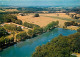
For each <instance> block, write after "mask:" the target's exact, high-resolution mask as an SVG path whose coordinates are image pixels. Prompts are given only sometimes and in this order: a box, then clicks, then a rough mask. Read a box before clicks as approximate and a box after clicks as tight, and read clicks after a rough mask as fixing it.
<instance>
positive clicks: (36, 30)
mask: <svg viewBox="0 0 80 57" xmlns="http://www.w3.org/2000/svg"><path fill="white" fill-rule="evenodd" d="M58 23H59V22H58V21H56V22H54V21H53V22H51V23H50V24H48V25H47V26H46V27H44V28H41V27H40V26H38V25H35V24H30V23H27V22H25V25H26V26H27V25H28V26H27V27H29V26H30V25H31V26H30V27H29V28H32V29H29V30H28V32H27V33H25V32H24V33H19V34H18V35H17V36H16V38H17V40H18V41H21V40H25V39H26V38H32V37H35V36H37V35H40V34H42V33H43V32H47V31H49V30H51V29H53V28H54V27H55V26H58Z"/></svg>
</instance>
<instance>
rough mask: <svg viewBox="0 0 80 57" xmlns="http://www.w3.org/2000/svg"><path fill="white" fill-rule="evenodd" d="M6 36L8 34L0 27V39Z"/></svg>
mask: <svg viewBox="0 0 80 57" xmlns="http://www.w3.org/2000/svg"><path fill="white" fill-rule="evenodd" d="M6 35H8V33H7V32H6V30H5V29H4V28H3V27H0V37H2V36H6Z"/></svg>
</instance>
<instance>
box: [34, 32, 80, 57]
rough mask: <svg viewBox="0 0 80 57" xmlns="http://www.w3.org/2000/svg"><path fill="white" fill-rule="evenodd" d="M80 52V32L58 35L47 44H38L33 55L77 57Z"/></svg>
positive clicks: (35, 56) (36, 56) (42, 56)
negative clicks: (75, 54) (74, 54)
mask: <svg viewBox="0 0 80 57" xmlns="http://www.w3.org/2000/svg"><path fill="white" fill-rule="evenodd" d="M73 53H80V33H75V34H73V35H69V36H62V35H60V36H58V37H56V38H54V39H53V40H52V41H51V42H48V43H47V44H46V45H42V46H38V47H37V48H36V51H35V52H34V53H33V55H32V57H75V56H73V55H72V54H73Z"/></svg>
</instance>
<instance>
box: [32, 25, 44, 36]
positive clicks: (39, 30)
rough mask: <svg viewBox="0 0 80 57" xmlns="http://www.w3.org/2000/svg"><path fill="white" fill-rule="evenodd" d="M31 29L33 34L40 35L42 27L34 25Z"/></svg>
mask: <svg viewBox="0 0 80 57" xmlns="http://www.w3.org/2000/svg"><path fill="white" fill-rule="evenodd" d="M33 31H34V34H35V35H40V34H42V33H43V29H42V28H40V27H34V29H33Z"/></svg>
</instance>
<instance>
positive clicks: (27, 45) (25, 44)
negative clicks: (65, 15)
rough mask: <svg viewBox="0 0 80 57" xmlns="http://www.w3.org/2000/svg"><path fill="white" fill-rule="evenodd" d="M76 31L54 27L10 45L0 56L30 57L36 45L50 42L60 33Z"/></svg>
mask: <svg viewBox="0 0 80 57" xmlns="http://www.w3.org/2000/svg"><path fill="white" fill-rule="evenodd" d="M76 32H77V31H75V30H67V29H62V28H55V29H53V30H52V31H50V32H46V33H44V34H42V35H39V36H37V37H34V38H32V39H27V40H26V41H22V42H19V43H17V44H15V45H13V46H11V47H8V48H6V49H4V50H3V51H2V52H0V56H1V57H31V55H32V53H33V52H34V51H35V48H36V47H37V46H39V45H43V44H46V43H47V42H50V41H51V40H52V39H53V38H55V37H57V36H59V35H60V34H62V35H64V36H68V35H70V34H74V33H76Z"/></svg>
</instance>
